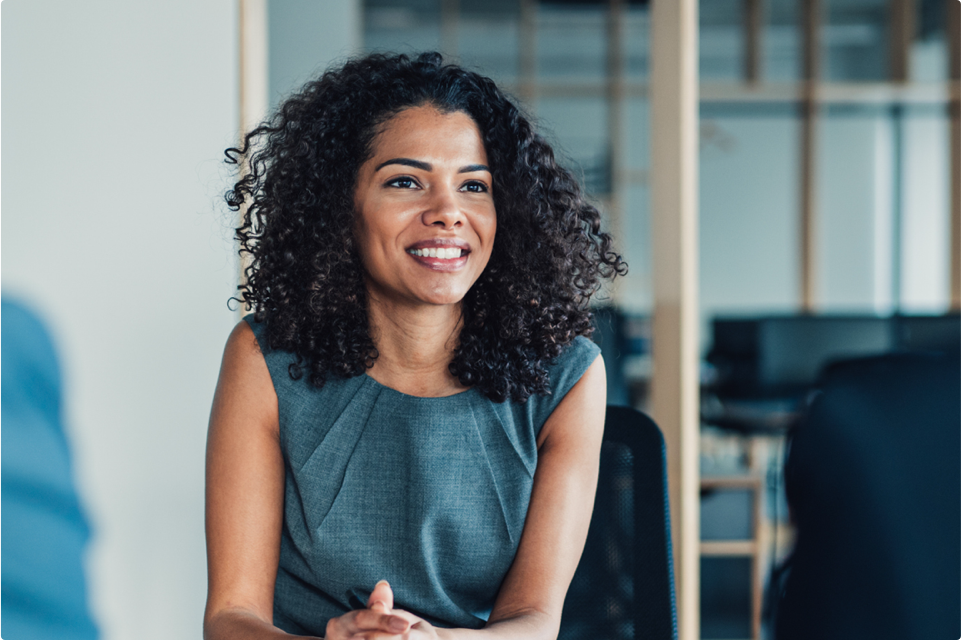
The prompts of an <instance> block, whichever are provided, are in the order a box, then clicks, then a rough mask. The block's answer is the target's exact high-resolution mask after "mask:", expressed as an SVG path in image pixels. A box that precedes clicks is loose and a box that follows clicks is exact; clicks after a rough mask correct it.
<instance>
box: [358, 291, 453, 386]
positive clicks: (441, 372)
mask: <svg viewBox="0 0 962 640" xmlns="http://www.w3.org/2000/svg"><path fill="white" fill-rule="evenodd" d="M368 321H369V323H370V327H371V337H372V339H373V340H374V346H375V347H376V348H377V351H378V357H377V360H375V361H374V366H373V367H371V368H370V369H369V370H368V375H369V376H371V377H372V378H374V379H375V380H377V381H378V382H380V383H381V384H383V385H384V386H387V387H390V388H392V389H395V390H397V391H400V392H402V393H406V394H408V395H413V396H422V397H440V396H448V395H452V394H455V393H459V392H461V391H464V390H465V387H464V386H463V385H461V383H460V381H459V380H458V379H457V378H455V377H454V376H452V375H451V373H450V371H449V370H448V365H449V364H450V363H451V358H452V357H453V355H454V349H455V347H456V346H457V344H458V336H459V334H460V331H461V305H460V304H457V305H423V304H418V305H408V304H403V303H399V302H396V301H391V300H386V299H384V298H380V297H379V296H377V295H376V294H374V293H373V292H370V291H369V294H368Z"/></svg>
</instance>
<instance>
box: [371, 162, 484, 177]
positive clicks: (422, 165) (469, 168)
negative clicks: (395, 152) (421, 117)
mask: <svg viewBox="0 0 962 640" xmlns="http://www.w3.org/2000/svg"><path fill="white" fill-rule="evenodd" d="M389 164H400V165H403V166H405V167H414V168H415V169H420V170H421V171H431V170H433V169H434V167H432V166H431V164H430V163H428V162H421V161H420V160H412V159H411V158H391V159H390V160H385V161H384V162H382V163H381V164H379V165H377V167H376V168H375V169H374V172H375V173H377V172H378V171H380V170H381V169H383V168H384V167H386V166H388V165H389ZM474 171H487V172H488V173H491V169H490V168H489V167H488V165H486V164H469V165H466V166H463V167H461V168H460V169H458V173H472V172H474Z"/></svg>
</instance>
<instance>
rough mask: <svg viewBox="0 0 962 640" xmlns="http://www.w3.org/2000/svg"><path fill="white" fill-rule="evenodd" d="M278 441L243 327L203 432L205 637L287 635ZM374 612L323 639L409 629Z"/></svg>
mask: <svg viewBox="0 0 962 640" xmlns="http://www.w3.org/2000/svg"><path fill="white" fill-rule="evenodd" d="M279 437H280V427H279V423H278V416H277V395H276V393H275V392H274V385H273V383H272V382H271V377H270V373H269V372H268V370H267V364H266V363H265V362H264V357H263V355H262V354H261V352H260V349H259V348H258V346H257V341H256V339H255V338H254V333H253V332H252V331H251V329H250V327H249V326H248V325H247V323H246V322H240V323H239V324H238V325H237V327H235V328H234V331H233V332H231V335H230V338H228V340H227V347H226V348H225V349H224V359H223V362H222V363H221V371H220V377H219V378H218V380H217V390H216V392H215V393H214V406H213V408H212V409H211V416H210V426H209V428H208V435H207V511H206V520H207V575H208V590H207V610H206V611H205V613H204V638H205V639H206V640H225V639H230V640H254V639H257V640H270V639H272V638H291V637H292V636H291V635H289V634H287V633H285V632H284V631H281V630H280V629H278V628H277V627H275V626H274V625H273V623H272V620H273V605H274V581H275V579H276V577H277V563H278V560H279V558H280V546H281V525H282V523H283V508H284V460H283V457H282V455H281V447H280V440H279ZM373 608H374V609H377V610H372V609H364V610H360V611H352V612H350V613H348V614H345V615H344V616H341V617H340V618H335V619H334V622H333V627H331V626H329V628H328V629H329V630H328V634H327V635H328V640H336V639H339V638H342V637H348V636H350V635H353V634H354V633H356V632H358V631H362V630H372V629H382V630H384V631H388V630H389V629H397V628H398V627H399V626H400V628H407V627H408V624H407V622H406V621H405V620H403V619H401V618H398V616H395V615H392V614H390V613H389V612H387V610H386V609H384V607H373ZM392 624H393V625H394V626H392Z"/></svg>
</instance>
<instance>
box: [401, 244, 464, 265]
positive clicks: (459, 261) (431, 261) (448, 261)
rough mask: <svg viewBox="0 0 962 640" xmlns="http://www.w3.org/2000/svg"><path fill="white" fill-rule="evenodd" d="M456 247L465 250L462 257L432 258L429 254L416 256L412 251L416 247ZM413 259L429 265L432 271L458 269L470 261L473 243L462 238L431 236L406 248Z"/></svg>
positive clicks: (420, 263)
mask: <svg viewBox="0 0 962 640" xmlns="http://www.w3.org/2000/svg"><path fill="white" fill-rule="evenodd" d="M440 247H443V248H445V249H447V248H452V247H453V248H456V249H461V251H463V252H464V255H462V256H461V257H460V258H431V257H428V256H416V255H414V254H413V253H410V252H411V251H413V250H415V249H432V248H440ZM405 253H407V254H408V255H409V256H410V257H411V259H412V260H414V261H416V262H417V263H418V264H419V265H421V266H422V267H427V268H428V269H431V270H432V271H458V270H460V269H461V268H462V267H464V265H465V264H467V262H468V255H470V253H471V245H469V244H468V243H467V242H465V241H464V240H461V239H460V238H429V239H427V240H420V241H418V242H415V243H414V244H412V245H411V246H410V247H408V248H407V249H406V250H405Z"/></svg>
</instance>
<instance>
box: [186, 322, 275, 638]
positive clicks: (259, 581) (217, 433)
mask: <svg viewBox="0 0 962 640" xmlns="http://www.w3.org/2000/svg"><path fill="white" fill-rule="evenodd" d="M278 435H279V431H278V421H277V396H276V395H275V393H274V386H273V384H272V383H271V378H270V374H269V373H268V371H267V365H266V363H265V362H264V358H263V356H262V355H261V353H260V350H259V349H258V347H257V342H256V340H255V338H254V333H253V332H252V331H251V329H250V327H249V326H248V325H247V323H246V322H240V323H239V324H238V325H237V326H236V327H235V328H234V331H233V332H232V333H231V335H230V338H228V340H227V346H226V348H225V349H224V358H223V361H222V362H221V371H220V377H219V378H218V380H217V390H216V392H215V393H214V404H213V407H212V409H211V416H210V425H209V427H208V433H207V495H206V500H207V506H206V526H207V575H208V591H207V609H206V611H205V613H204V638H205V639H206V640H220V639H222V638H231V639H238V640H243V639H247V638H263V639H265V640H266V639H268V638H275V637H277V638H280V637H289V636H288V634H286V633H284V632H283V631H280V630H279V629H277V628H276V627H274V626H273V624H272V622H271V621H272V619H273V612H272V609H273V601H274V579H275V577H276V575H277V561H278V557H279V555H280V539H281V520H282V517H283V515H282V509H283V501H284V494H283V492H284V462H283V459H282V457H281V450H280V444H279V441H278Z"/></svg>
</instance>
